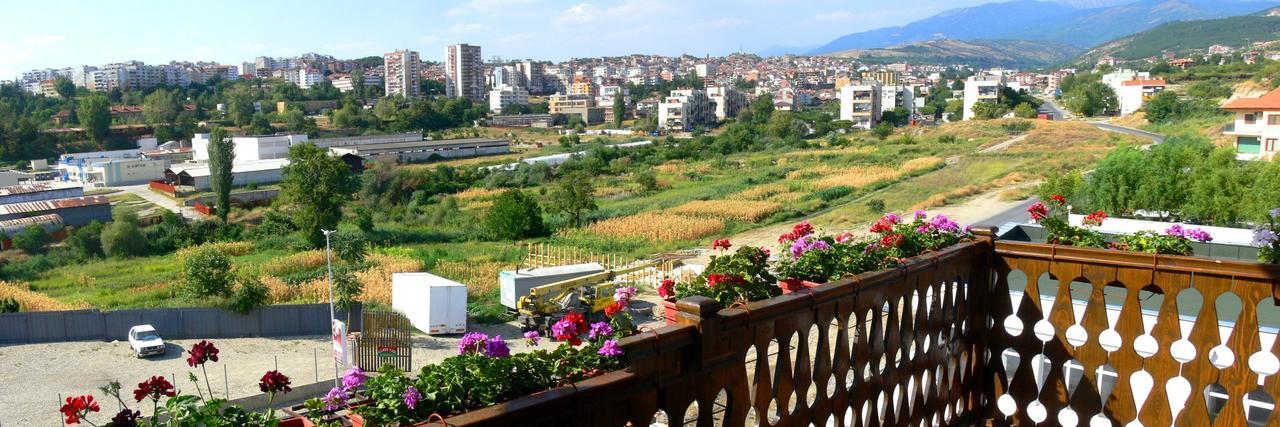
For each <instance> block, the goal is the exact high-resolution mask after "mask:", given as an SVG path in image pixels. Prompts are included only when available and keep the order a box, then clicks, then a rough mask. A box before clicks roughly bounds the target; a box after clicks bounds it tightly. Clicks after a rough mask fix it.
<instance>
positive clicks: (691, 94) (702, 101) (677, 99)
mask: <svg viewBox="0 0 1280 427" xmlns="http://www.w3.org/2000/svg"><path fill="white" fill-rule="evenodd" d="M715 125H716V112H715V106H714V105H712V104H711V98H710V97H708V96H707V92H706V91H704V90H699V89H678V90H673V91H671V95H670V96H667V97H666V98H665V99H663V101H662V102H660V103H658V127H660V128H662V129H668V130H683V131H690V130H694V129H695V128H697V127H699V126H702V127H706V128H710V127H713V126H715Z"/></svg>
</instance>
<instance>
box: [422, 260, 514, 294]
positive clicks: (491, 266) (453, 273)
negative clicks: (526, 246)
mask: <svg viewBox="0 0 1280 427" xmlns="http://www.w3.org/2000/svg"><path fill="white" fill-rule="evenodd" d="M503 267H504V264H503V263H500V262H485V263H474V262H462V261H439V262H436V266H435V268H432V269H431V273H432V274H435V275H437V276H440V277H444V278H448V279H450V280H454V281H457V282H458V283H462V284H464V285H467V294H468V295H469V296H471V297H472V298H475V297H479V296H481V295H487V294H489V293H490V292H493V291H494V290H496V289H498V272H500V271H502V269H503Z"/></svg>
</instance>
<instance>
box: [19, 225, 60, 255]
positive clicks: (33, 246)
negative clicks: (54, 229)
mask: <svg viewBox="0 0 1280 427" xmlns="http://www.w3.org/2000/svg"><path fill="white" fill-rule="evenodd" d="M52 240H53V239H52V238H50V237H49V232H48V231H45V229H44V227H41V226H40V225H32V226H30V227H27V228H24V229H22V231H19V232H18V234H16V235H14V236H13V246H14V247H17V248H18V249H22V251H23V252H26V253H28V254H32V255H35V254H38V253H43V252H44V247H45V245H48V244H49V242H50V241H52Z"/></svg>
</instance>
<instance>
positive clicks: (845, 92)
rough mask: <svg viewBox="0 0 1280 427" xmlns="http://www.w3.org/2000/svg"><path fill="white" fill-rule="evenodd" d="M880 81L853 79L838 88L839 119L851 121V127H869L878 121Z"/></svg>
mask: <svg viewBox="0 0 1280 427" xmlns="http://www.w3.org/2000/svg"><path fill="white" fill-rule="evenodd" d="M880 90H881V86H880V82H879V81H877V80H863V81H853V82H850V83H849V84H847V85H844V87H841V88H840V95H839V97H840V120H848V121H851V122H853V127H855V128H859V129H871V128H873V127H875V125H876V123H879V122H880V114H881V112H880V102H881V100H882V97H881V95H880Z"/></svg>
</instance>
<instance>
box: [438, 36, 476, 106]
mask: <svg viewBox="0 0 1280 427" xmlns="http://www.w3.org/2000/svg"><path fill="white" fill-rule="evenodd" d="M444 57H445V63H444V65H445V76H446V81H445V94H446V95H447V96H449V97H463V98H467V99H470V100H471V101H472V102H484V97H485V72H484V61H483V60H481V57H480V46H472V45H469V44H465V43H464V44H455V45H449V46H448V47H446V48H445V55H444Z"/></svg>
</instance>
